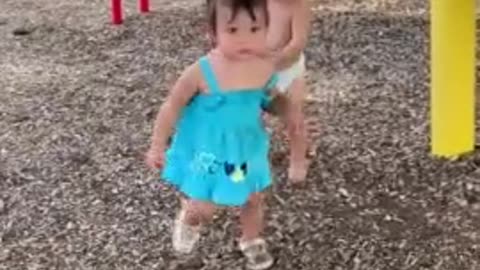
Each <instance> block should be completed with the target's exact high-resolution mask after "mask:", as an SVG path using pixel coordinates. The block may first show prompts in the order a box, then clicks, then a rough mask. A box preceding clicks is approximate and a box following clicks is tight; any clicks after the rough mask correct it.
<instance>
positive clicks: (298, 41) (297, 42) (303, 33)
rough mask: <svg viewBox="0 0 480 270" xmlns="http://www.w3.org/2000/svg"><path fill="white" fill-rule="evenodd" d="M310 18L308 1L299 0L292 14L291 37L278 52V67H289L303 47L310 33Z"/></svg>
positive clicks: (310, 12)
mask: <svg viewBox="0 0 480 270" xmlns="http://www.w3.org/2000/svg"><path fill="white" fill-rule="evenodd" d="M311 19H312V11H311V7H310V1H308V0H302V1H300V3H299V4H298V6H296V8H295V10H294V13H293V16H292V29H291V31H292V38H291V39H290V42H289V43H288V44H287V45H286V46H285V47H284V48H282V49H281V50H280V53H279V57H278V59H279V62H278V66H279V67H280V69H283V68H287V67H289V66H290V65H291V64H292V63H293V62H294V61H295V60H296V59H297V58H298V55H299V54H300V53H301V52H302V51H303V50H304V49H305V47H306V45H307V42H308V37H309V34H310V28H311V25H310V24H311Z"/></svg>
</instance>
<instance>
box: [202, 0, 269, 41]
mask: <svg viewBox="0 0 480 270" xmlns="http://www.w3.org/2000/svg"><path fill="white" fill-rule="evenodd" d="M218 4H221V5H224V6H226V7H229V8H230V9H231V10H232V17H231V18H230V21H233V20H235V17H236V16H237V14H238V11H239V10H241V9H243V10H245V11H247V12H248V15H249V16H250V18H252V20H253V21H256V20H257V16H255V12H254V9H255V8H257V7H261V8H263V9H264V10H265V15H267V10H266V6H267V4H266V0H207V16H208V18H207V20H208V26H209V28H210V30H211V31H212V32H213V34H216V31H217V29H216V28H217V5H218ZM266 18H267V21H268V16H266Z"/></svg>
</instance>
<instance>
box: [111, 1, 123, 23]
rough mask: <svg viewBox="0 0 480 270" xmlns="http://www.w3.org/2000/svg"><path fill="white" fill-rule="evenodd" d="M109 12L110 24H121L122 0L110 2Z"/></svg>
mask: <svg viewBox="0 0 480 270" xmlns="http://www.w3.org/2000/svg"><path fill="white" fill-rule="evenodd" d="M110 4H111V11H112V14H111V15H112V23H113V24H122V22H123V16H122V15H123V14H122V0H111V1H110Z"/></svg>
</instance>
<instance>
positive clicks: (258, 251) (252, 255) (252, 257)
mask: <svg viewBox="0 0 480 270" xmlns="http://www.w3.org/2000/svg"><path fill="white" fill-rule="evenodd" d="M240 250H241V251H242V253H243V255H244V256H245V257H246V258H247V268H248V269H250V270H264V269H268V268H270V267H271V266H272V265H273V257H272V255H270V253H269V252H268V250H267V243H266V242H265V240H263V239H261V238H257V239H254V240H250V241H245V242H240Z"/></svg>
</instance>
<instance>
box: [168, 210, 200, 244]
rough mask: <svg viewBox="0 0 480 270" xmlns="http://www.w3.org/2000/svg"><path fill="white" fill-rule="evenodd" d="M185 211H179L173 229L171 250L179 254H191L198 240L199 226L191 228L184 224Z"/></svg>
mask: <svg viewBox="0 0 480 270" xmlns="http://www.w3.org/2000/svg"><path fill="white" fill-rule="evenodd" d="M185 215H186V212H185V210H181V211H180V213H179V215H178V217H177V219H176V220H175V224H174V227H173V235H172V241H173V248H174V249H175V250H176V251H177V252H180V253H191V252H192V250H193V248H194V247H195V244H196V243H197V242H198V240H199V239H200V225H198V226H191V225H188V224H186V223H185Z"/></svg>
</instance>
